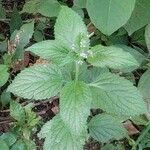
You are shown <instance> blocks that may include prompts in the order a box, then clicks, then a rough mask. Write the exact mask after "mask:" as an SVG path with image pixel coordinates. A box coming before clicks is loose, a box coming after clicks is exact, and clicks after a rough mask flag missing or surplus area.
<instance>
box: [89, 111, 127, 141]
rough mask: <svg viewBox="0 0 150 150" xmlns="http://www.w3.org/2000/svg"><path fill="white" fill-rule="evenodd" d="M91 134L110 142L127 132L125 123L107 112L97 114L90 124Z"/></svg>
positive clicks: (122, 136)
mask: <svg viewBox="0 0 150 150" xmlns="http://www.w3.org/2000/svg"><path fill="white" fill-rule="evenodd" d="M88 127H89V132H90V135H91V136H92V137H93V138H94V139H95V140H98V141H101V142H108V141H109V140H112V139H116V140H119V139H121V138H124V137H125V136H126V135H127V133H126V130H125V128H124V127H123V125H122V124H121V123H120V122H119V121H118V120H117V119H116V118H115V117H112V116H110V115H107V114H102V115H96V116H95V117H93V118H92V119H91V121H90V122H89V124H88Z"/></svg>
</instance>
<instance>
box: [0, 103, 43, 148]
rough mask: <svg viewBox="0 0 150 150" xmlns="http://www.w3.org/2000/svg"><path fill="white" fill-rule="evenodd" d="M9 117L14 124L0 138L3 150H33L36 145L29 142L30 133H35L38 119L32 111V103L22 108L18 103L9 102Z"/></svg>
mask: <svg viewBox="0 0 150 150" xmlns="http://www.w3.org/2000/svg"><path fill="white" fill-rule="evenodd" d="M10 115H11V117H12V118H13V119H14V120H15V122H14V123H13V124H12V128H11V130H10V131H9V132H6V133H3V134H2V135H1V136H0V142H1V145H2V147H3V148H4V150H5V149H6V150H7V149H10V150H16V149H21V150H27V149H29V150H30V149H33V150H35V149H36V145H35V143H34V142H33V141H32V140H31V133H33V132H35V131H36V126H37V125H38V124H39V119H40V118H39V117H37V116H36V113H35V112H33V111H32V103H30V104H28V105H26V106H25V107H24V108H23V107H22V106H21V104H19V103H18V102H16V101H11V103H10Z"/></svg>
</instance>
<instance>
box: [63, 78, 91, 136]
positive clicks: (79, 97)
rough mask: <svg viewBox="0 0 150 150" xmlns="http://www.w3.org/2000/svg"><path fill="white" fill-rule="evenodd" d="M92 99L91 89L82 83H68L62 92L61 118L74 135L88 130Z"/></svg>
mask: <svg viewBox="0 0 150 150" xmlns="http://www.w3.org/2000/svg"><path fill="white" fill-rule="evenodd" d="M91 99H92V96H91V92H90V89H89V87H88V86H87V85H86V84H85V83H83V82H80V81H72V82H69V83H67V84H66V85H65V87H64V88H63V90H62V91H61V94H60V116H61V118H62V119H63V121H64V122H65V123H66V125H68V127H69V128H70V129H71V131H72V132H74V134H80V133H81V132H82V131H83V130H84V129H85V128H86V121H87V117H88V115H89V114H90V107H91Z"/></svg>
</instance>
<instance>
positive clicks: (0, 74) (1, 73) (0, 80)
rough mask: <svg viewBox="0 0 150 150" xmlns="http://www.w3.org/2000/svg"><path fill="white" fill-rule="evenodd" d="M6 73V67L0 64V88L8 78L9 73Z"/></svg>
mask: <svg viewBox="0 0 150 150" xmlns="http://www.w3.org/2000/svg"><path fill="white" fill-rule="evenodd" d="M7 71H8V66H6V65H1V64H0V87H1V86H3V85H4V84H5V83H6V82H7V80H8V78H9V73H8V72H7Z"/></svg>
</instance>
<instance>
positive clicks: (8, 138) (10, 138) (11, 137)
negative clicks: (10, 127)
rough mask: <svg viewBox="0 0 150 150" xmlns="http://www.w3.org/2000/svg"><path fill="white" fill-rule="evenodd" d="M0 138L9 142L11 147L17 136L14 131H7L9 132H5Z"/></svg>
mask: <svg viewBox="0 0 150 150" xmlns="http://www.w3.org/2000/svg"><path fill="white" fill-rule="evenodd" d="M0 139H2V140H4V141H5V142H6V143H7V145H8V146H9V147H10V146H12V145H13V144H14V143H15V142H16V140H17V137H16V136H15V135H14V134H13V133H11V132H7V133H3V134H2V135H1V136H0Z"/></svg>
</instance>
